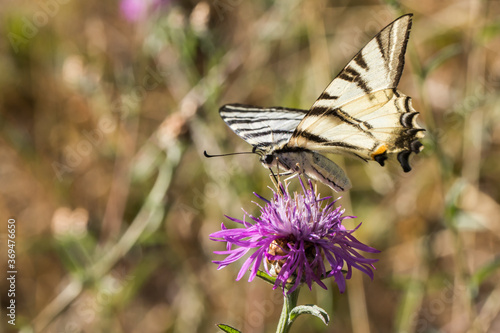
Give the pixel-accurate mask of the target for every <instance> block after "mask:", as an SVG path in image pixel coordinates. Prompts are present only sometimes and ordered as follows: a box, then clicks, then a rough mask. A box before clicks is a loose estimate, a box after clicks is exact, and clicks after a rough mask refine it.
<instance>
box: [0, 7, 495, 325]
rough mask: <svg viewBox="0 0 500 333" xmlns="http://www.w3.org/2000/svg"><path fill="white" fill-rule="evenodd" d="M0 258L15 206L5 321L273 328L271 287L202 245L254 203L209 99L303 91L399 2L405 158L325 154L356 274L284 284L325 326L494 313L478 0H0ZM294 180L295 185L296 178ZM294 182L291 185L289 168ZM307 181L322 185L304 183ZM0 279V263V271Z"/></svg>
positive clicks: (488, 63) (252, 181) (485, 22)
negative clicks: (368, 269)
mask: <svg viewBox="0 0 500 333" xmlns="http://www.w3.org/2000/svg"><path fill="white" fill-rule="evenodd" d="M1 6H2V11H1V13H0V17H1V20H0V22H1V25H0V35H1V36H2V37H3V38H2V39H1V41H0V50H1V52H0V57H1V59H0V73H1V74H0V108H1V118H0V127H1V132H0V160H1V165H0V207H1V209H0V221H2V222H1V225H2V227H1V231H0V237H1V238H0V244H1V251H0V252H1V255H0V259H1V261H0V268H1V270H2V272H6V271H7V270H8V269H7V245H6V243H7V220H8V219H9V218H14V219H15V220H16V269H17V271H18V274H17V280H16V296H15V300H16V314H17V317H16V326H15V327H12V326H11V325H9V324H7V319H6V316H5V313H4V310H5V308H6V307H7V305H8V304H9V303H8V302H9V297H7V289H8V284H7V281H6V279H1V280H0V288H1V290H2V292H1V296H0V299H1V306H2V309H4V310H2V314H3V315H2V320H1V324H0V327H3V328H2V329H1V330H2V331H6V332H8V331H18V330H19V331H21V332H217V331H218V329H217V328H216V327H215V324H217V323H226V324H229V325H231V326H234V327H237V328H239V329H241V330H242V331H244V332H274V331H275V328H276V323H277V320H278V318H279V314H280V311H281V302H282V296H281V294H280V292H279V291H273V290H272V289H271V287H270V286H269V285H267V284H266V283H265V282H263V281H261V280H258V279H256V280H254V281H253V282H252V283H248V282H247V281H246V279H247V278H246V277H245V278H243V279H242V280H241V281H238V282H236V281H235V278H236V275H237V272H238V271H239V268H240V264H233V265H232V266H228V267H226V268H225V269H223V270H221V271H217V269H216V268H217V266H216V265H215V264H213V263H211V261H212V260H216V259H220V258H221V257H220V256H217V255H215V254H213V251H215V250H222V249H223V245H222V244H221V243H215V242H212V241H210V240H209V239H208V235H209V234H210V233H212V232H215V231H217V230H220V224H221V222H223V221H225V222H227V223H226V225H227V226H229V227H237V226H236V225H235V224H233V223H231V222H229V221H228V220H227V219H226V218H224V216H223V215H224V214H226V215H229V216H233V217H238V218H242V217H243V212H242V210H241V209H242V208H244V209H245V210H246V211H248V212H249V213H257V212H258V207H257V206H256V205H255V204H254V203H252V201H257V199H256V198H255V197H254V196H253V194H252V192H254V191H255V192H257V193H259V194H260V195H262V196H264V197H270V194H271V191H270V189H269V188H268V186H272V184H271V181H270V180H269V172H268V170H266V169H264V168H262V166H260V163H259V162H258V158H257V157H256V156H252V155H243V156H231V157H225V158H216V159H206V158H204V157H203V151H204V150H207V151H208V152H209V153H211V154H217V153H228V152H239V151H248V150H249V149H250V146H249V145H248V144H246V143H245V142H244V141H243V140H241V139H240V138H238V137H237V136H236V135H235V134H234V133H233V132H231V130H230V129H229V128H227V127H226V125H225V124H224V123H223V121H222V120H221V119H220V117H219V115H218V109H219V107H220V106H221V105H223V104H225V103H234V102H239V103H247V104H255V105H261V106H274V105H281V106H288V107H295V108H305V109H308V108H309V107H310V106H311V105H312V103H313V102H314V101H315V99H316V98H317V97H318V96H319V94H320V93H321V92H322V91H323V89H324V88H325V87H326V86H327V85H328V83H329V82H330V81H331V80H332V79H333V77H335V75H336V74H337V73H338V71H339V70H340V69H342V68H343V67H344V66H345V65H346V64H347V62H348V60H349V59H351V57H352V56H354V55H355V54H356V52H357V51H358V50H359V49H360V48H361V47H362V46H364V45H365V43H366V42H368V41H369V40H370V38H371V37H373V36H374V35H375V34H376V33H377V32H378V31H379V30H381V29H382V28H383V27H385V26H386V25H387V24H389V23H390V22H392V21H393V20H394V19H396V18H397V17H399V16H400V15H402V14H405V13H414V18H413V28H412V31H411V38H410V42H409V47H408V51H407V55H406V66H405V71H404V73H403V76H402V79H401V83H400V85H399V89H400V90H401V91H402V92H404V93H405V94H407V95H409V96H411V97H412V98H413V105H414V107H415V109H416V110H418V111H419V112H420V117H419V122H420V124H421V125H422V126H423V127H425V128H426V129H427V132H426V137H425V139H424V140H423V143H424V145H425V149H424V150H423V151H422V153H420V154H419V155H417V156H413V159H412V161H411V164H412V166H413V170H412V171H411V172H410V173H408V174H404V173H403V172H402V170H401V168H400V166H399V164H398V163H397V162H396V161H395V160H393V161H392V162H390V163H388V164H389V165H388V166H386V167H384V168H382V167H380V166H379V165H378V164H377V163H364V162H362V161H359V160H354V159H346V160H343V159H342V158H338V157H334V159H335V161H337V162H338V163H339V164H341V165H343V166H344V167H345V169H346V171H347V174H348V175H349V177H350V179H351V180H352V183H353V188H352V190H351V191H350V192H349V193H344V194H342V199H341V200H340V201H339V203H340V204H341V205H342V206H343V207H345V208H346V213H347V214H352V215H356V216H358V218H357V219H355V220H352V221H350V222H349V223H348V224H347V227H348V228H353V227H354V226H356V225H357V224H358V223H359V222H362V223H363V225H362V227H361V228H360V229H359V230H358V231H357V233H356V235H357V237H358V238H359V239H360V240H362V241H363V242H365V243H367V244H368V245H371V246H373V247H375V248H377V249H379V250H381V253H380V254H377V255H373V256H372V257H375V258H377V259H379V262H378V263H377V264H376V268H377V270H376V272H375V279H374V280H373V281H371V280H370V279H369V278H367V277H366V276H364V275H363V274H362V273H360V272H355V274H354V276H353V278H352V279H351V280H350V281H348V284H347V292H346V293H345V294H340V293H339V292H338V289H337V287H336V286H335V285H334V284H333V283H332V281H329V282H328V285H329V290H328V291H324V290H322V289H321V288H319V287H314V288H313V290H312V291H309V290H307V289H306V288H304V290H303V291H302V293H301V296H300V298H299V304H305V303H315V304H318V305H319V306H321V307H323V308H324V309H325V310H326V311H327V312H328V313H329V314H330V317H331V322H330V324H329V326H328V327H324V326H323V324H322V323H321V322H320V321H319V320H318V319H317V318H314V317H300V318H299V319H298V320H297V321H296V323H295V324H294V326H293V327H292V332H373V333H377V332H498V331H500V315H499V313H500V284H498V280H499V278H500V274H499V271H498V267H499V266H500V257H499V255H498V254H499V252H500V242H499V237H500V205H499V202H500V156H499V153H500V99H499V94H498V92H499V90H500V56H499V52H500V2H499V1H491V0H485V1H475V0H464V1H451V0H443V1H431V0H418V1H416V0H408V1H401V2H400V1H396V0H387V1H385V2H384V1H375V0H351V1H349V0H338V1H314V2H313V1H303V0H302V1H301V0H291V1H269V0H256V1H242V0H208V1H194V0H193V1H175V0H170V1H169V0H143V1H140V0H123V1H121V2H120V1H109V2H101V1H95V0H90V1H84V2H81V1H71V0H41V1H37V2H33V1H21V2H19V1H15V2H14V1H2V4H1ZM295 185H296V184H295ZM295 185H294V186H295ZM318 188H319V190H320V192H321V194H322V195H323V196H326V195H334V196H335V197H337V196H338V194H335V193H332V192H331V190H330V189H329V188H327V187H325V186H322V185H318ZM2 276H3V274H2Z"/></svg>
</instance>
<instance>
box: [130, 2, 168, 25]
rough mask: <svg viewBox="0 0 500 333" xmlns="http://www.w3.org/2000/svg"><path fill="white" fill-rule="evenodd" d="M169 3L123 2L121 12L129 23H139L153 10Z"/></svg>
mask: <svg viewBox="0 0 500 333" xmlns="http://www.w3.org/2000/svg"><path fill="white" fill-rule="evenodd" d="M168 2H169V1H167V0H121V1H120V10H121V12H122V14H123V16H125V18H126V19H127V20H128V21H130V22H137V21H141V20H143V19H145V18H146V16H147V14H148V12H149V11H151V10H152V9H153V10H154V9H157V8H158V7H160V6H161V5H164V4H166V3H168Z"/></svg>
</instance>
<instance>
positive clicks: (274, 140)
mask: <svg viewBox="0 0 500 333" xmlns="http://www.w3.org/2000/svg"><path fill="white" fill-rule="evenodd" d="M219 113H220V116H221V117H222V119H223V120H224V122H225V123H226V124H227V125H228V126H229V127H230V128H231V129H232V130H233V131H234V132H235V133H236V134H238V135H239V136H240V137H241V138H242V139H243V140H245V141H246V142H248V143H250V144H251V145H252V146H253V147H254V149H255V150H260V151H264V152H270V151H272V150H273V149H275V148H276V147H278V146H281V145H283V144H285V143H286V142H288V140H290V137H291V136H292V134H293V132H294V131H295V129H296V128H297V126H298V125H299V123H300V122H301V121H302V119H303V118H304V117H305V115H306V114H307V113H308V111H307V110H300V109H291V108H282V107H269V108H261V107H257V106H251V105H243V104H226V105H224V106H222V107H221V108H220V110H219Z"/></svg>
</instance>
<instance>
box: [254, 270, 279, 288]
mask: <svg viewBox="0 0 500 333" xmlns="http://www.w3.org/2000/svg"><path fill="white" fill-rule="evenodd" d="M257 277H259V278H261V279H262V280H264V281H266V282H267V283H270V284H272V285H274V283H275V282H276V278H275V277H272V276H271V275H269V274H267V273H266V272H263V271H257Z"/></svg>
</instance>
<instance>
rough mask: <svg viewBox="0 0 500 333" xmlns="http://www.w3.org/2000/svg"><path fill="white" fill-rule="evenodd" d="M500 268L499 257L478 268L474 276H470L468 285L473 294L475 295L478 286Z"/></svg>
mask: <svg viewBox="0 0 500 333" xmlns="http://www.w3.org/2000/svg"><path fill="white" fill-rule="evenodd" d="M498 268H500V257H496V258H494V259H493V260H492V261H490V262H489V263H487V264H486V265H484V266H483V267H481V268H479V269H478V270H477V271H476V273H474V275H472V276H471V278H470V281H469V285H470V287H471V289H472V290H473V292H474V293H477V290H478V289H479V286H480V285H481V283H483V281H484V280H486V279H487V278H488V277H490V276H491V275H492V274H493V273H495V272H496V271H497V269H498Z"/></svg>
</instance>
